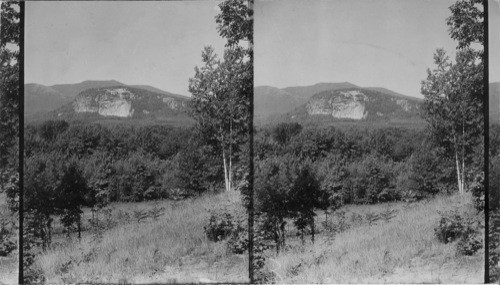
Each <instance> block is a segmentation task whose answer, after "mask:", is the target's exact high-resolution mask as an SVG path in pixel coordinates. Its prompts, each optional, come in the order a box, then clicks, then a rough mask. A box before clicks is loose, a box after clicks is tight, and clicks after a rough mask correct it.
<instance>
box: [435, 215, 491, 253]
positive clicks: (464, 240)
mask: <svg viewBox="0 0 500 285" xmlns="http://www.w3.org/2000/svg"><path fill="white" fill-rule="evenodd" d="M440 214H441V220H440V221H439V225H438V226H437V227H436V228H435V229H434V233H435V235H436V237H437V238H438V240H439V241H440V242H444V243H449V242H453V241H456V240H459V241H458V243H457V244H456V250H457V254H459V255H473V254H474V253H476V252H477V251H478V250H479V249H480V248H481V247H482V243H481V239H480V238H479V234H478V231H477V230H476V228H477V226H474V221H473V220H472V219H471V218H464V217H462V216H461V215H460V214H459V213H458V212H457V211H456V210H453V211H448V212H445V213H440Z"/></svg>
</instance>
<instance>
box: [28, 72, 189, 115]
mask: <svg viewBox="0 0 500 285" xmlns="http://www.w3.org/2000/svg"><path fill="white" fill-rule="evenodd" d="M24 86H25V87H24V88H25V104H24V115H25V116H30V115H33V114H36V113H41V112H47V111H52V110H55V109H57V108H59V107H62V106H63V105H65V104H68V103H69V102H71V101H72V100H73V99H74V98H76V96H77V95H78V94H80V93H81V92H82V91H85V90H87V89H93V88H104V87H117V86H130V87H136V88H139V89H145V90H148V91H152V92H156V93H160V94H163V95H168V96H171V97H176V98H186V97H185V96H182V95H177V94H173V93H169V92H166V91H163V90H160V89H158V88H155V87H152V86H148V85H127V84H124V83H122V82H119V81H116V80H104V81H98V80H87V81H83V82H80V83H76V84H57V85H52V86H45V85H41V84H34V83H31V84H25V85H24Z"/></svg>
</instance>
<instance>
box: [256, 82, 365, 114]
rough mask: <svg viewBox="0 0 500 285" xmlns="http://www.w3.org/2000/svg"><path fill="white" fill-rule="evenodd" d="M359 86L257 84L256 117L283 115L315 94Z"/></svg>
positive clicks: (348, 84)
mask: <svg viewBox="0 0 500 285" xmlns="http://www.w3.org/2000/svg"><path fill="white" fill-rule="evenodd" d="M356 87H358V86H356V85H354V84H352V83H349V82H341V83H318V84H314V85H310V86H295V87H286V88H282V89H280V88H276V87H272V86H257V87H255V88H254V104H255V108H254V110H255V112H254V117H255V118H256V119H257V120H260V119H265V118H267V117H269V116H273V115H281V114H285V113H287V112H290V111H292V110H293V109H295V108H297V107H299V106H300V105H302V104H304V103H306V102H307V100H309V98H311V97H312V96H313V95H314V94H317V93H320V92H323V91H327V90H339V89H345V88H356Z"/></svg>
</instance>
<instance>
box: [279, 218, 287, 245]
mask: <svg viewBox="0 0 500 285" xmlns="http://www.w3.org/2000/svg"><path fill="white" fill-rule="evenodd" d="M285 226H286V223H285V222H284V221H281V225H280V231H281V247H282V248H283V249H284V248H285V233H286V231H285Z"/></svg>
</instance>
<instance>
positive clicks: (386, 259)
mask: <svg viewBox="0 0 500 285" xmlns="http://www.w3.org/2000/svg"><path fill="white" fill-rule="evenodd" d="M468 201H470V196H468V195H465V196H463V197H462V196H459V195H454V196H443V197H437V198H435V199H432V200H428V201H422V202H418V203H412V204H406V203H403V202H398V203H386V204H378V205H358V206H354V205H353V206H347V207H345V208H343V210H345V211H346V217H348V218H347V222H348V223H349V225H350V228H349V229H347V230H346V231H344V232H342V233H340V234H337V235H332V234H330V233H329V232H328V231H326V230H325V229H324V228H323V227H322V226H321V222H322V221H323V220H324V219H325V217H324V215H323V214H322V213H321V212H318V216H317V218H316V219H317V225H318V226H317V227H318V231H319V233H318V234H317V235H316V242H315V243H314V244H312V243H311V241H310V236H307V237H306V244H305V246H302V245H301V242H300V237H298V236H297V235H296V232H295V231H294V230H293V227H292V226H290V230H289V231H288V237H287V250H286V251H284V252H282V253H281V254H280V255H276V253H275V252H274V250H268V251H267V252H266V255H267V261H266V267H267V268H266V269H267V270H269V271H271V272H274V275H275V282H278V283H410V282H411V283H422V282H424V283H481V282H482V281H483V280H482V278H483V267H484V266H483V261H482V260H483V254H484V251H483V250H480V251H479V252H477V253H476V254H475V255H474V256H469V257H464V256H458V255H456V253H455V244H454V243H451V244H442V243H440V242H438V241H437V239H436V238H435V237H434V227H435V226H436V225H437V223H438V220H439V213H438V210H439V211H446V210H448V209H453V208H457V209H460V211H461V212H470V213H472V212H473V209H472V206H471V205H470V203H469V202H468ZM159 206H161V207H164V208H165V210H164V211H165V214H164V215H163V216H162V217H160V218H158V220H154V219H146V220H144V221H142V222H137V221H134V220H133V219H132V220H129V221H128V222H122V223H121V224H118V225H115V226H114V227H113V228H112V229H110V230H108V231H106V232H104V233H103V235H102V237H100V238H99V237H95V235H93V234H90V233H89V232H87V231H86V232H84V234H83V238H82V241H81V242H80V243H79V242H78V240H77V239H76V238H75V237H74V236H73V241H70V242H67V241H66V239H65V238H63V236H62V234H58V235H59V238H58V239H57V241H56V242H55V243H54V244H55V246H53V248H52V249H50V250H48V251H47V252H45V253H44V254H43V255H40V256H39V257H38V260H37V263H38V265H39V266H40V267H41V268H42V269H43V271H44V274H45V276H46V278H47V282H50V283H73V282H133V283H152V282H163V283H165V282H168V283H175V282H177V283H186V282H208V281H209V280H211V281H217V282H247V281H248V279H247V268H248V264H247V255H246V254H243V255H236V254H232V253H230V252H228V251H227V249H226V244H225V243H223V242H222V243H221V242H219V243H214V242H211V241H208V240H207V239H206V237H205V235H204V233H203V226H204V225H205V224H206V222H207V220H208V217H209V214H210V211H211V210H217V209H222V208H225V209H228V211H229V212H234V211H240V212H241V211H242V206H241V204H240V197H239V194H238V193H237V192H232V193H222V194H217V195H213V196H210V195H207V196H203V197H200V198H196V199H190V200H186V201H178V202H175V201H163V202H154V203H153V202H148V203H116V204H113V205H112V208H113V211H112V213H113V214H112V219H113V220H120V219H123V218H120V217H123V216H124V213H125V212H129V213H133V212H134V211H138V210H139V209H151V208H152V207H159ZM389 210H391V211H393V213H394V217H393V218H391V219H387V221H386V220H383V219H382V220H378V221H375V222H373V223H372V224H371V225H370V223H369V222H367V220H366V218H363V219H361V220H358V221H354V220H351V219H350V218H349V217H352V215H353V213H356V214H358V215H359V216H361V217H366V216H367V214H368V215H369V213H380V212H384V211H389ZM85 215H86V218H88V217H89V215H90V213H89V212H88V211H86V214H85Z"/></svg>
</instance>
